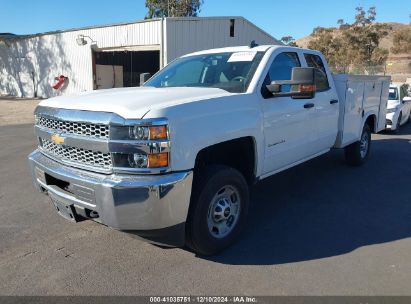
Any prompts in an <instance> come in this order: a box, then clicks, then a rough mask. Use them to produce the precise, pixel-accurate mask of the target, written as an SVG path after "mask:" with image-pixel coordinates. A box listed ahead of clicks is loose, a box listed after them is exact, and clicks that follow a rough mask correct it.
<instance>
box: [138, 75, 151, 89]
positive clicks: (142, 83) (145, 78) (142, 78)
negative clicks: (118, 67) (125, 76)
mask: <svg viewBox="0 0 411 304" xmlns="http://www.w3.org/2000/svg"><path fill="white" fill-rule="evenodd" d="M150 77H151V74H150V73H141V74H140V87H142V86H143V85H144V84H145V83H146V82H147V80H149V79H150Z"/></svg>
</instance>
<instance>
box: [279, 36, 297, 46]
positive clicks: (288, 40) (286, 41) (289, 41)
mask: <svg viewBox="0 0 411 304" xmlns="http://www.w3.org/2000/svg"><path fill="white" fill-rule="evenodd" d="M281 42H282V43H284V44H285V45H289V46H297V43H295V39H294V38H293V37H292V36H284V37H282V38H281Z"/></svg>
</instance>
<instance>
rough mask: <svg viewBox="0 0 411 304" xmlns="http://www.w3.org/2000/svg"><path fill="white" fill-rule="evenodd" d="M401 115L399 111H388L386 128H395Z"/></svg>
mask: <svg viewBox="0 0 411 304" xmlns="http://www.w3.org/2000/svg"><path fill="white" fill-rule="evenodd" d="M398 117H399V111H396V112H391V113H387V114H386V115H385V128H386V129H389V130H395V128H396V126H397V121H398Z"/></svg>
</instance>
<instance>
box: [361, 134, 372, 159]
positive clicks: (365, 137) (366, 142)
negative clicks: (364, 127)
mask: <svg viewBox="0 0 411 304" xmlns="http://www.w3.org/2000/svg"><path fill="white" fill-rule="evenodd" d="M369 146H370V136H369V134H368V133H367V132H363V134H362V136H361V140H360V155H361V158H365V157H366V156H367V154H368V148H369Z"/></svg>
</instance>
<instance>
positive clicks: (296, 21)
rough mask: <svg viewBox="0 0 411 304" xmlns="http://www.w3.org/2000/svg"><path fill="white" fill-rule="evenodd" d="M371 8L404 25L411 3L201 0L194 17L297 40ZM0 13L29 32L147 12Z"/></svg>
mask: <svg viewBox="0 0 411 304" xmlns="http://www.w3.org/2000/svg"><path fill="white" fill-rule="evenodd" d="M374 5H375V6H376V7H377V21H379V22H402V23H409V22H410V14H411V0H294V1H279V0H253V1H250V0H204V4H203V6H202V9H201V12H200V14H199V16H243V17H245V18H247V19H248V20H250V21H251V22H253V23H254V24H256V25H257V26H259V27H260V28H262V29H263V30H265V31H266V32H268V33H269V34H271V35H272V36H274V37H275V38H281V37H283V36H288V35H290V36H293V37H294V38H296V39H298V38H302V37H305V36H307V35H309V34H310V33H311V32H312V30H313V28H315V27H316V26H324V27H329V26H335V25H336V22H337V20H338V19H344V20H345V21H346V22H352V21H353V19H354V15H355V8H356V7H357V6H363V7H364V8H366V9H368V7H370V6H374ZM0 12H1V17H0V33H5V32H11V33H15V34H34V33H40V32H47V31H54V30H63V29H71V28H78V27H83V26H91V25H101V24H111V23H117V22H129V21H134V20H141V19H143V18H144V16H145V14H146V12H147V10H146V7H145V0H115V1H113V0H98V1H97V0H66V1H56V0H54V1H51V0H0Z"/></svg>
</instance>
